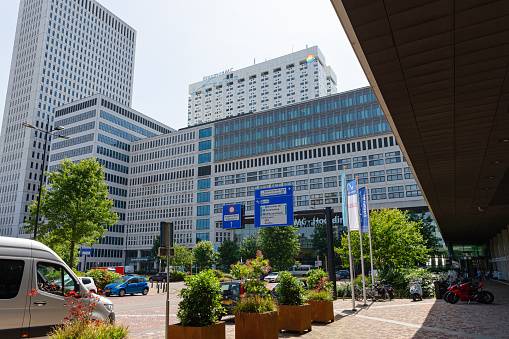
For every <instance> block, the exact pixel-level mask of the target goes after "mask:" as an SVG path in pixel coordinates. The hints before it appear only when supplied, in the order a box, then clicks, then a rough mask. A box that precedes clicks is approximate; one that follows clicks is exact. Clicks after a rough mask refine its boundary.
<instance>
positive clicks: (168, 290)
mask: <svg viewBox="0 0 509 339" xmlns="http://www.w3.org/2000/svg"><path fill="white" fill-rule="evenodd" d="M166 251H167V252H166V321H165V324H166V326H165V327H164V338H165V339H168V335H169V334H168V326H170V270H169V269H168V266H169V263H170V249H169V248H167V249H166Z"/></svg>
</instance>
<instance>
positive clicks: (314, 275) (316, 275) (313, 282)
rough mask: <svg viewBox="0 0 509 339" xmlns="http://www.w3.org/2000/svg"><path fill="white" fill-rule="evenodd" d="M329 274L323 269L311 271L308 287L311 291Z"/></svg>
mask: <svg viewBox="0 0 509 339" xmlns="http://www.w3.org/2000/svg"><path fill="white" fill-rule="evenodd" d="M326 276H327V273H325V272H324V270H322V269H321V268H319V269H315V270H310V271H309V273H308V286H309V288H310V289H315V288H316V286H317V285H318V283H319V282H320V280H321V279H322V278H325V277H326Z"/></svg>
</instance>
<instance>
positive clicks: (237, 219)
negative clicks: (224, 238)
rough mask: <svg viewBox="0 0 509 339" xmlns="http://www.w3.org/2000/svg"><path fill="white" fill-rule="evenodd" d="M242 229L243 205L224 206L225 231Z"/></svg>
mask: <svg viewBox="0 0 509 339" xmlns="http://www.w3.org/2000/svg"><path fill="white" fill-rule="evenodd" d="M230 228H242V205H241V204H234V205H223V229H230Z"/></svg>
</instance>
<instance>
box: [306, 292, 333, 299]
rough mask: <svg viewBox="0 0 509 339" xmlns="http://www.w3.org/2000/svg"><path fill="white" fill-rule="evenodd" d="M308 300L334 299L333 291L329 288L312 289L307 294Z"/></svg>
mask: <svg viewBox="0 0 509 339" xmlns="http://www.w3.org/2000/svg"><path fill="white" fill-rule="evenodd" d="M306 298H307V299H308V300H327V301H332V293H331V292H330V291H327V290H321V291H320V290H311V291H309V293H308V294H307V296H306Z"/></svg>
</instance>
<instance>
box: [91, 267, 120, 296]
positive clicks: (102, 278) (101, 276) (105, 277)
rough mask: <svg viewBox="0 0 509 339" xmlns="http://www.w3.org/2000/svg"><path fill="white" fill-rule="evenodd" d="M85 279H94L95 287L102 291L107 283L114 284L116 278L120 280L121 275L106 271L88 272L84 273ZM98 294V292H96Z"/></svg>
mask: <svg viewBox="0 0 509 339" xmlns="http://www.w3.org/2000/svg"><path fill="white" fill-rule="evenodd" d="M85 276H86V277H91V278H94V281H95V285H96V286H97V289H99V290H104V287H105V286H106V285H108V284H109V283H112V282H114V281H115V280H117V279H118V278H121V277H122V275H121V274H118V273H115V272H110V271H108V270H105V269H104V270H90V271H87V273H85ZM98 292H99V291H98Z"/></svg>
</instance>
